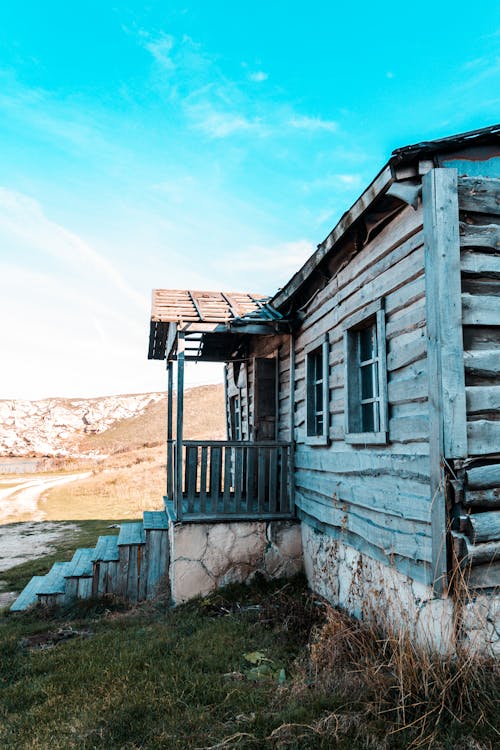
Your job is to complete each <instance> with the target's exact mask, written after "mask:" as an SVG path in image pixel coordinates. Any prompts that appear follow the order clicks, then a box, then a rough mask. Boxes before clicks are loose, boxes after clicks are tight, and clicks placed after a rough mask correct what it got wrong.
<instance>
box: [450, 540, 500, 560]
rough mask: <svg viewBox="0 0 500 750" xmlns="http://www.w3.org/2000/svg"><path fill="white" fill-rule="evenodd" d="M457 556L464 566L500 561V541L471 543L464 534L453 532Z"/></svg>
mask: <svg viewBox="0 0 500 750" xmlns="http://www.w3.org/2000/svg"><path fill="white" fill-rule="evenodd" d="M453 536H454V547H455V552H456V554H457V558H458V560H459V562H460V563H461V564H462V566H466V565H484V564H485V563H493V562H497V561H500V542H499V541H497V542H486V543H484V544H471V543H470V542H469V540H468V539H467V537H466V536H464V534H455V533H454V534H453Z"/></svg>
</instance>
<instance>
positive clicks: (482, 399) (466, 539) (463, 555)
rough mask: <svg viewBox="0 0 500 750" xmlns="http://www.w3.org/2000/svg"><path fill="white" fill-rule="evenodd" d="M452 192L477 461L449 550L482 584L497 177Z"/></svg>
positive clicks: (493, 562) (499, 436) (499, 549)
mask: <svg viewBox="0 0 500 750" xmlns="http://www.w3.org/2000/svg"><path fill="white" fill-rule="evenodd" d="M458 199H459V216H460V258H461V280H462V323H463V334H464V368H465V385H466V389H465V390H466V410H467V446H468V452H469V456H470V457H478V458H481V459H482V461H481V464H479V465H478V466H477V467H476V468H474V465H472V466H473V468H470V469H468V470H467V472H466V477H465V487H464V494H463V505H462V510H461V512H462V513H463V514H465V518H466V519H467V520H465V522H464V524H463V530H464V532H465V536H463V535H462V534H456V535H455V536H456V539H455V551H456V554H457V557H458V559H459V560H460V562H461V565H462V568H463V569H464V570H465V571H466V577H467V580H468V581H469V586H470V587H471V588H482V589H484V588H491V587H494V586H498V580H499V578H498V576H499V570H500V568H499V564H500V560H499V556H500V520H499V519H500V464H499V462H498V458H497V456H498V454H499V453H500V179H491V178H490V179H482V178H459V181H458ZM495 454H496V455H495ZM488 457H490V458H489V461H488V463H484V462H485V460H488ZM463 517H464V516H463Z"/></svg>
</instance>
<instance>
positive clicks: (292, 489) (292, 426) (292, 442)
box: [288, 333, 295, 512]
mask: <svg viewBox="0 0 500 750" xmlns="http://www.w3.org/2000/svg"><path fill="white" fill-rule="evenodd" d="M289 391H290V461H289V464H288V467H289V468H288V471H289V472H290V512H293V511H294V508H295V455H294V454H295V341H294V339H293V333H291V334H290V384H289Z"/></svg>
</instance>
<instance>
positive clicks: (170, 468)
mask: <svg viewBox="0 0 500 750" xmlns="http://www.w3.org/2000/svg"><path fill="white" fill-rule="evenodd" d="M173 369H174V363H173V362H167V498H168V499H169V500H173V498H174V481H175V478H174V446H173V413H174V411H173V397H174V375H173Z"/></svg>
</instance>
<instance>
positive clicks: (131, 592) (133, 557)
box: [125, 544, 140, 602]
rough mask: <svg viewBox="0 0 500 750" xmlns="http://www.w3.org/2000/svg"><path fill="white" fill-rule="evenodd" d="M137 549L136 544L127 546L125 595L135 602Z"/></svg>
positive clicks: (136, 591) (137, 595)
mask: <svg viewBox="0 0 500 750" xmlns="http://www.w3.org/2000/svg"><path fill="white" fill-rule="evenodd" d="M139 549H140V548H139V546H138V545H136V544H133V545H130V546H129V547H128V552H129V558H128V568H127V580H126V584H125V585H126V589H125V597H126V599H127V600H128V601H130V602H136V601H137V600H138V598H139V575H138V574H139V564H140V563H139V559H140V558H139V554H140V553H139Z"/></svg>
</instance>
